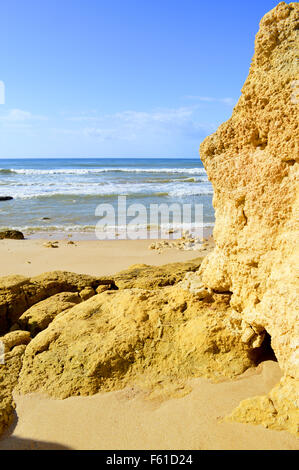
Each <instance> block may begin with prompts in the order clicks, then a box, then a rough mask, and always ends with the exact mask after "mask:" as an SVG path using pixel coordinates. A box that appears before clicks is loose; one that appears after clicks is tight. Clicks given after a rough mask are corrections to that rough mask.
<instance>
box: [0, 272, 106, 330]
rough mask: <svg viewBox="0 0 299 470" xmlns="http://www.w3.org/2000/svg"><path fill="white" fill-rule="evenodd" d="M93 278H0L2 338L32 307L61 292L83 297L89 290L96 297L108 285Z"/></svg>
mask: <svg viewBox="0 0 299 470" xmlns="http://www.w3.org/2000/svg"><path fill="white" fill-rule="evenodd" d="M105 283H106V282H105V281H101V280H99V279H96V278H95V277H92V276H87V275H83V274H75V273H69V272H64V271H53V272H48V273H44V274H41V275H40V276H36V277H33V278H26V277H24V276H5V277H2V278H0V334H4V333H6V332H7V331H8V330H9V329H10V327H11V326H12V325H14V324H15V323H17V321H18V320H19V318H20V317H21V315H22V314H23V313H24V312H25V311H26V310H28V309H29V308H30V307H32V306H33V305H35V304H37V303H38V302H41V301H42V300H45V299H47V298H48V297H52V296H53V295H55V294H58V293H60V292H73V293H75V292H77V293H80V292H82V291H84V290H85V289H86V288H89V289H92V291H91V290H90V291H89V292H90V293H91V292H93V293H94V294H95V293H96V291H95V290H96V289H97V287H98V286H100V285H102V284H105Z"/></svg>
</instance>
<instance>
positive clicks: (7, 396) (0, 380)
mask: <svg viewBox="0 0 299 470" xmlns="http://www.w3.org/2000/svg"><path fill="white" fill-rule="evenodd" d="M29 342H30V334H29V333H28V332H26V331H24V332H23V331H18V332H17V331H16V332H12V333H8V334H7V335H5V336H2V337H0V345H1V346H2V345H4V351H2V350H1V349H2V348H1V349H0V435H1V434H2V433H3V431H4V430H5V428H6V427H7V426H8V425H9V424H10V423H11V421H12V416H13V410H14V402H13V398H12V391H13V389H14V387H15V386H16V384H17V381H18V377H19V373H20V370H21V367H22V357H23V354H24V352H25V349H26V345H27V344H28V343H29Z"/></svg>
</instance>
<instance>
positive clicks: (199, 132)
mask: <svg viewBox="0 0 299 470" xmlns="http://www.w3.org/2000/svg"><path fill="white" fill-rule="evenodd" d="M197 108H198V106H188V107H180V108H158V109H154V110H152V111H134V110H127V111H122V112H118V113H114V114H106V115H84V114H83V113H82V114H80V115H77V116H71V117H66V120H67V121H72V122H92V123H93V125H92V126H90V127H86V128H83V129H80V130H79V129H77V130H78V131H79V132H81V134H82V135H84V136H86V137H92V138H96V139H98V140H99V141H107V140H126V141H132V140H135V139H137V138H138V137H142V136H145V135H149V134H150V135H154V136H158V135H159V136H161V135H170V136H174V137H175V136H178V135H184V136H187V137H189V138H201V137H202V136H203V135H204V134H207V133H209V132H211V131H212V130H214V127H213V126H211V125H207V124H205V123H201V122H199V121H198V118H196V115H195V111H196V109H197Z"/></svg>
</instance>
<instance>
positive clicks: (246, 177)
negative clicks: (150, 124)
mask: <svg viewBox="0 0 299 470" xmlns="http://www.w3.org/2000/svg"><path fill="white" fill-rule="evenodd" d="M298 28H299V4H298V3H291V4H289V5H287V4H286V3H284V2H282V3H280V4H279V5H278V6H277V7H276V8H274V9H273V10H272V11H270V12H269V13H267V14H266V15H265V16H264V18H263V19H262V20H261V22H260V29H259V32H258V34H257V36H256V40H255V54H254V57H253V60H252V64H251V67H250V72H249V76H248V78H247V80H246V82H245V84H244V86H243V88H242V95H241V97H240V99H239V101H238V103H237V105H236V106H235V108H234V111H233V114H232V117H231V118H230V119H229V120H228V121H227V122H225V123H224V124H222V125H221V126H220V127H219V128H218V130H217V132H216V133H215V134H213V135H211V136H209V137H208V138H207V139H205V141H204V142H203V143H202V144H201V147H200V155H201V159H202V161H203V163H204V166H205V168H206V170H207V174H208V176H209V179H210V180H211V182H212V184H213V187H214V200H213V204H214V207H215V213H216V225H215V229H214V239H215V244H216V248H215V250H214V251H213V252H212V253H211V254H210V255H209V256H208V257H207V258H206V259H205V261H204V262H203V265H202V267H201V272H200V275H201V279H202V282H203V284H204V285H205V286H207V287H208V288H210V289H214V290H217V291H228V290H229V291H231V292H232V297H231V306H232V307H233V308H234V309H235V310H236V311H237V312H239V313H240V314H241V315H242V317H243V319H244V321H245V322H247V324H248V328H251V329H252V330H253V332H255V333H256V334H260V333H262V332H263V331H264V330H266V331H267V332H268V333H269V334H270V336H271V344H272V348H273V349H274V351H275V354H276V357H277V359H278V361H279V364H280V366H281V368H282V369H283V371H284V373H285V376H286V379H285V381H283V382H282V383H281V385H280V388H279V390H280V391H281V394H280V395H281V397H283V396H284V397H286V396H288V393H291V394H292V396H289V401H290V403H293V408H294V409H293V411H294V412H292V413H289V414H290V415H291V416H292V419H293V421H294V420H297V424H299V416H298V408H297V412H295V411H296V406H298V396H299V390H298V389H299V387H298V378H299V350H298V346H299V322H298V312H299V296H298V271H297V269H298V259H299V247H298V238H299V237H298V209H299V204H298V200H299V198H298V186H299V185H298V159H299V146H298V145H299V126H298V124H299V123H298V115H299V114H298V112H299V96H298V91H299V86H298V83H299V82H298V78H299V69H298V60H297V54H298V48H299V38H298ZM248 331H249V330H248ZM249 332H250V331H249ZM292 381H293V386H290V383H291V382H292ZM286 384H289V385H288V387H286ZM284 387H286V391H285V393H282V390H283V388H284ZM273 393H274V392H273ZM285 399H286V398H285ZM254 403H255V404H256V400H254ZM255 404H254V405H253V406H252V409H253V408H254V407H255ZM276 407H277V408H276V410H277V416H278V415H279V416H280V418H279V419H280V422H282V416H284V420H285V427H286V429H287V428H289V427H290V426H289V424H288V423H289V420H290V418H289V417H288V416H289V414H288V412H286V411H285V410H286V408H287V409H289V407H284V404H283V402H281V403H279V402H278V401H277V403H276ZM246 409H249V406H248V403H246ZM245 414H246V413H245ZM235 416H236V415H235ZM239 416H240V413H239ZM261 422H263V419H261ZM269 426H271V427H275V426H272V425H271V424H269ZM280 427H281V429H283V425H282V424H280ZM295 428H296V424H295V421H294V423H293V426H292V429H295Z"/></svg>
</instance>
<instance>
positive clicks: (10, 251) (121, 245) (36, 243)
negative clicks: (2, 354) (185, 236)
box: [0, 238, 205, 276]
mask: <svg viewBox="0 0 299 470" xmlns="http://www.w3.org/2000/svg"><path fill="white" fill-rule="evenodd" d="M57 239H58V238H57ZM52 240H54V241H56V239H55V238H54V239H53V238H52ZM48 241H49V240H38V239H30V240H0V276H7V275H9V274H22V275H24V276H36V275H38V274H41V273H43V272H46V271H55V270H63V271H72V272H76V273H78V274H90V275H94V276H103V275H109V274H113V273H116V272H117V271H121V270H122V269H126V268H128V267H129V266H131V265H133V264H152V265H156V266H158V265H161V264H166V263H174V262H177V261H188V260H190V259H194V258H197V257H198V256H201V253H203V254H205V252H199V251H180V250H177V249H175V248H168V249H166V250H165V251H164V252H162V253H161V254H159V253H158V252H157V251H156V250H149V249H148V247H149V245H150V244H151V241H150V240H112V241H107V240H105V241H99V240H80V241H75V242H74V243H75V244H74V245H69V244H68V240H59V241H58V247H59V248H46V247H45V246H44V244H45V243H47V242H48Z"/></svg>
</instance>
